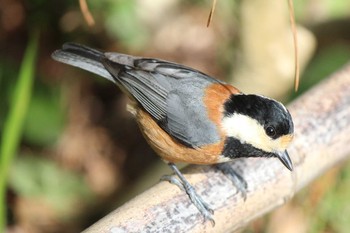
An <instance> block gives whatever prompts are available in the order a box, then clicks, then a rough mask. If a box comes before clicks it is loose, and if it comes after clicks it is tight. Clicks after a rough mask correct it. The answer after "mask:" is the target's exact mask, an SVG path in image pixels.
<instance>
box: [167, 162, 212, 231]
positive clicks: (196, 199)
mask: <svg viewBox="0 0 350 233" xmlns="http://www.w3.org/2000/svg"><path fill="white" fill-rule="evenodd" d="M168 165H169V167H170V168H171V169H172V170H173V171H174V173H175V174H176V175H177V177H178V179H177V178H176V177H173V176H163V177H162V178H161V180H166V181H169V182H170V183H172V184H175V185H176V186H178V187H179V188H180V189H181V190H183V191H185V192H186V193H187V195H188V196H189V198H190V200H191V201H192V203H193V204H194V205H195V206H196V207H197V209H198V210H199V212H200V213H201V214H202V215H203V216H204V219H205V220H209V221H210V222H211V223H212V225H213V226H214V225H215V221H214V219H213V218H212V215H213V214H214V211H213V210H212V209H210V207H209V205H208V204H207V203H205V202H204V201H203V199H202V198H201V197H200V196H199V195H198V194H197V192H196V190H195V189H194V188H193V186H192V185H191V184H190V183H189V182H188V181H187V180H186V178H185V176H184V175H183V174H182V173H181V172H180V170H179V169H178V168H177V167H176V165H175V164H174V163H168Z"/></svg>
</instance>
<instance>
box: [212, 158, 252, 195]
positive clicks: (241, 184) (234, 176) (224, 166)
mask: <svg viewBox="0 0 350 233" xmlns="http://www.w3.org/2000/svg"><path fill="white" fill-rule="evenodd" d="M215 166H216V167H217V168H218V169H219V170H220V171H221V172H222V173H224V174H225V175H226V176H228V177H229V178H230V180H231V181H232V183H233V184H234V185H235V186H236V188H237V189H238V191H239V192H240V193H241V194H242V197H243V199H244V201H245V200H246V199H247V189H248V184H247V182H246V181H245V180H244V179H243V177H242V176H241V175H239V174H238V173H237V172H236V171H235V170H233V168H232V167H231V166H230V164H228V163H219V164H216V165H215Z"/></svg>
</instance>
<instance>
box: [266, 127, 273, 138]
mask: <svg viewBox="0 0 350 233" xmlns="http://www.w3.org/2000/svg"><path fill="white" fill-rule="evenodd" d="M265 132H266V134H267V135H268V136H269V137H274V136H275V135H276V130H275V128H274V127H273V126H268V127H267V128H266V129H265Z"/></svg>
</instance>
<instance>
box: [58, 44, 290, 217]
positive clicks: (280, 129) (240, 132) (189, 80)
mask: <svg viewBox="0 0 350 233" xmlns="http://www.w3.org/2000/svg"><path fill="white" fill-rule="evenodd" d="M52 58H53V59H54V60H56V61H59V62H62V63H65V64H69V65H71V66H75V67H78V68H81V69H83V70H87V71H89V72H91V73H94V74H97V75H99V76H102V77H103V78H106V79H108V80H110V81H112V82H113V83H115V84H116V85H117V86H118V87H119V88H120V89H121V90H122V92H124V93H125V94H126V95H127V96H128V97H129V99H130V100H131V105H130V106H131V107H130V108H129V110H130V112H131V113H132V114H133V115H134V116H135V119H136V122H137V123H138V126H139V128H140V131H141V132H142V134H143V136H144V138H145V139H146V141H147V142H148V143H149V145H150V146H151V147H152V148H153V150H154V151H155V152H156V153H157V154H158V155H159V156H160V157H161V159H162V160H163V161H164V162H166V163H167V164H168V165H169V167H170V168H171V169H172V170H173V172H174V173H175V175H176V177H174V176H164V177H163V178H162V179H163V180H168V181H170V182H171V183H174V184H176V185H177V186H179V187H180V188H181V189H182V190H184V191H185V192H186V193H187V195H188V196H189V198H190V200H191V201H192V203H193V204H194V205H195V206H196V207H197V209H198V210H199V212H200V213H201V214H202V215H203V217H204V219H205V220H209V221H211V222H212V223H213V224H215V221H214V219H213V214H214V212H213V210H212V209H211V208H210V206H209V205H208V204H207V203H206V202H205V201H204V200H203V199H202V198H201V196H199V195H198V194H197V192H196V190H195V189H194V187H193V186H192V185H191V184H190V183H189V182H188V181H187V179H186V178H185V176H184V175H183V174H182V173H181V171H180V170H179V169H178V167H177V166H176V163H178V162H182V163H188V164H198V165H216V166H217V167H218V168H219V169H220V170H221V171H222V172H223V173H224V174H226V175H228V176H229V177H231V179H232V180H233V182H234V183H235V184H236V185H237V188H238V190H240V191H242V193H243V196H244V197H245V189H246V188H247V183H246V182H245V180H244V179H243V178H242V177H241V176H240V175H239V174H238V173H236V172H235V171H234V170H233V169H232V168H231V166H228V165H227V162H229V161H233V160H235V159H237V158H248V157H262V158H270V157H273V158H277V159H279V160H280V161H281V163H282V164H283V165H284V166H285V167H286V168H287V169H289V170H290V171H292V170H293V163H292V160H291V159H290V156H289V154H288V152H287V147H288V146H289V144H290V143H291V142H292V139H293V135H294V125H293V120H292V117H291V114H290V112H289V111H288V110H287V108H286V107H285V106H284V105H283V104H282V103H280V102H278V101H276V100H274V99H272V98H269V97H266V96H262V95H257V94H244V93H243V92H241V91H240V90H239V89H237V88H236V87H234V86H232V85H230V84H228V83H226V82H224V81H221V80H218V79H215V78H213V77H210V76H209V75H206V74H204V73H203V72H200V71H198V70H196V69H193V68H190V67H187V66H185V65H181V64H177V63H174V62H169V61H165V60H161V59H155V58H144V57H137V56H131V55H126V54H122V53H117V52H103V51H100V50H97V49H93V48H90V47H88V46H85V45H80V44H77V43H72V42H68V43H65V44H63V46H62V48H61V49H58V50H56V51H54V52H53V53H52Z"/></svg>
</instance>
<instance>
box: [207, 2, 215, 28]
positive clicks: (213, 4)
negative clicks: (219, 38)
mask: <svg viewBox="0 0 350 233" xmlns="http://www.w3.org/2000/svg"><path fill="white" fill-rule="evenodd" d="M215 7H216V0H213V3H212V6H211V9H210V12H209V17H208V21H207V27H209V26H210V23H211V21H212V19H213V15H214V11H215Z"/></svg>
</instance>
